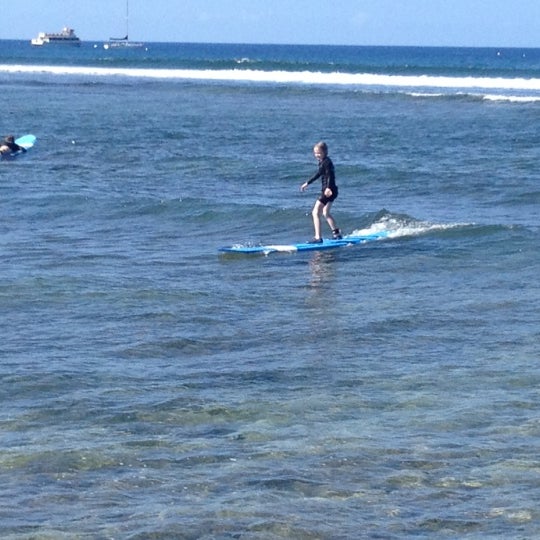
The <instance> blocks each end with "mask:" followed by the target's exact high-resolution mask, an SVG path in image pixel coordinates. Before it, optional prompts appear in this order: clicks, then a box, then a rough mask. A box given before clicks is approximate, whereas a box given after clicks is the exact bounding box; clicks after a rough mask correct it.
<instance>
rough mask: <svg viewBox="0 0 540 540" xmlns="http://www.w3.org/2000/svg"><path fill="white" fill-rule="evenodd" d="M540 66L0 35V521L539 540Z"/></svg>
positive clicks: (9, 529) (258, 534)
mask: <svg viewBox="0 0 540 540" xmlns="http://www.w3.org/2000/svg"><path fill="white" fill-rule="evenodd" d="M94 45H96V47H94ZM539 58H540V52H539V51H538V50H518V49H513V50H496V49H478V50H477V49H421V48H373V47H368V48H361V47H360V48H354V47H285V46H278V47H275V46H239V45H238V46H233V45H195V44H167V45H166V44H147V45H146V47H144V48H141V49H131V50H123V51H122V50H115V51H104V50H103V48H102V47H101V44H83V46H82V47H81V48H80V49H69V50H67V49H58V48H56V49H51V48H45V49H39V48H32V47H30V46H29V45H28V43H26V42H5V41H3V42H0V88H1V91H2V95H3V97H4V100H5V103H9V104H10V105H9V108H4V114H3V115H2V121H1V123H0V125H1V128H0V129H1V131H2V133H14V134H15V135H21V134H23V133H34V134H35V135H36V136H37V137H38V141H37V144H36V146H35V147H34V148H33V149H32V150H31V151H30V152H29V153H28V154H26V155H24V156H22V157H20V158H17V159H16V160H12V161H0V250H1V251H0V252H1V254H2V280H1V281H0V303H1V306H2V311H1V315H0V322H1V324H0V335H1V336H2V340H1V341H0V354H1V357H2V362H1V363H0V400H1V403H2V407H1V412H0V425H1V431H0V433H1V435H0V437H1V439H0V440H1V448H2V452H1V454H0V480H1V482H0V486H1V487H0V532H1V533H2V537H5V538H17V539H19V538H21V539H22V538H59V537H60V538H61V537H67V538H261V539H262V538H264V539H268V538H385V539H386V538H388V539H392V538H396V539H397V538H435V537H437V538H460V539H462V538H501V539H502V538H504V539H508V538H535V537H537V536H538V535H539V534H540V513H539V511H538V507H539V502H540V500H539V496H538V493H539V489H538V488H539V480H538V478H537V476H538V475H537V470H538V455H537V454H538V453H537V448H538V445H539V443H540V405H539V403H540V399H539V398H540V395H539V394H540V391H539V384H540V368H539V362H538V360H539V359H540V358H539V357H540V355H539V349H540V347H539V342H540V330H539V329H540V325H539V316H538V313H539V312H540V290H539V285H538V268H539V263H540V255H539V250H538V247H539V242H538V233H539V229H540V214H539V210H538V208H539V203H540V189H539V187H538V186H539V179H540V178H539V174H538V162H539V158H540V150H539V148H540V145H539V142H540V141H539V135H538V122H539V119H540V108H539V107H540V104H539V99H540V90H539V87H538V84H539V81H540V76H539V64H538V61H539ZM72 68H76V70H75V71H73V70H72V71H70V69H72ZM283 72H287V73H289V75H288V77H287V78H283ZM321 74H322V75H321ZM403 75H405V76H406V78H405V79H402V78H396V77H401V76H403ZM380 77H384V78H382V79H381V78H380ZM387 77H389V78H387ZM320 139H324V140H326V141H327V142H328V144H329V147H330V155H331V157H332V158H333V160H334V163H335V165H336V173H337V180H338V184H339V187H340V196H339V198H338V199H337V201H336V203H335V204H334V215H335V217H336V219H337V221H338V224H339V225H340V227H341V228H342V229H343V231H344V232H345V233H347V234H349V233H352V232H355V231H367V232H370V231H376V230H381V229H385V230H390V231H391V233H392V234H391V238H390V239H388V240H384V241H380V242H376V243H373V244H369V245H365V246H355V247H348V248H342V249H339V250H335V251H332V252H330V253H323V252H321V253H308V254H275V255H271V256H268V257H264V256H259V257H233V256H223V255H220V254H219V252H218V248H219V247H220V246H222V245H229V244H235V243H258V242H263V243H277V242H279V243H289V242H292V241H298V240H305V239H308V238H310V237H311V236H312V224H311V218H310V215H309V213H310V210H311V207H312V205H313V202H314V200H315V198H316V196H317V191H318V189H317V186H316V185H312V186H311V187H310V189H309V190H308V192H307V193H300V191H299V186H300V184H301V183H302V182H303V181H304V180H305V179H307V178H309V177H310V176H311V175H312V174H313V172H314V170H315V169H316V163H315V162H314V160H313V156H312V152H311V148H312V146H313V144H314V143H315V142H317V141H318V140H320ZM324 227H326V225H325V224H323V230H324V231H325V233H326V234H327V233H328V229H324Z"/></svg>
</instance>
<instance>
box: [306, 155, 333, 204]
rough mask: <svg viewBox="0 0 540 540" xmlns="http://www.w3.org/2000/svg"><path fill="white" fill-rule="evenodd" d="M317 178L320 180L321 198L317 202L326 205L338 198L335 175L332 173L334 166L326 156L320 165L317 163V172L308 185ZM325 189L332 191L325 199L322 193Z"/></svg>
mask: <svg viewBox="0 0 540 540" xmlns="http://www.w3.org/2000/svg"><path fill="white" fill-rule="evenodd" d="M317 178H321V183H322V186H321V197H320V198H319V200H320V201H321V202H322V203H324V204H326V203H327V202H332V201H333V200H334V199H335V198H336V197H337V196H338V187H337V185H336V174H335V172H334V164H333V163H332V160H331V159H330V158H329V157H328V156H326V157H325V158H324V159H323V160H322V161H321V162H320V163H319V170H318V171H317V173H316V174H315V175H314V176H312V177H311V178H310V179H309V180H308V181H307V183H308V185H309V184H311V183H313V182H315V180H317ZM326 188H330V190H331V191H332V196H331V197H326V196H325V194H324V191H325V189H326Z"/></svg>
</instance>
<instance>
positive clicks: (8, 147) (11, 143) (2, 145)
mask: <svg viewBox="0 0 540 540" xmlns="http://www.w3.org/2000/svg"><path fill="white" fill-rule="evenodd" d="M14 152H26V148H24V146H20V145H18V144H17V143H16V142H15V137H14V136H13V135H8V136H7V137H5V138H4V139H3V140H2V141H1V142H0V154H12V153H14Z"/></svg>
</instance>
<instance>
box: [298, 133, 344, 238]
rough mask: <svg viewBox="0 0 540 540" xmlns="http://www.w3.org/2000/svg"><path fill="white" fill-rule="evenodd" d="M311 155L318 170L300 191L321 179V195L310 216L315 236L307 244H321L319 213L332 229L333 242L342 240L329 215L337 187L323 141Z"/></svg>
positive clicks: (314, 148)
mask: <svg viewBox="0 0 540 540" xmlns="http://www.w3.org/2000/svg"><path fill="white" fill-rule="evenodd" d="M313 154H314V156H315V158H316V159H317V161H318V162H319V169H318V170H317V172H316V174H315V175H314V176H312V177H311V178H310V179H309V180H308V181H307V182H304V183H303V184H302V185H301V186H300V189H301V190H302V191H305V190H306V189H307V187H308V186H309V184H311V183H312V182H315V180H317V178H321V182H322V188H321V195H320V197H319V198H318V199H317V200H316V201H315V205H314V206H313V210H312V211H311V216H312V218H313V227H314V228H315V236H314V238H313V240H311V241H310V242H308V243H309V244H320V243H322V235H321V213H322V215H323V216H324V217H325V219H326V221H327V222H328V225H329V226H330V228H331V229H332V238H334V240H339V239H341V238H342V236H341V231H340V230H339V228H338V226H337V225H336V222H335V221H334V218H333V216H332V214H330V208H331V207H332V203H333V202H334V201H335V200H336V198H337V196H338V187H337V185H336V175H335V172H334V164H333V163H332V160H331V159H330V158H329V157H328V146H327V144H326V143H325V142H323V141H321V142H318V143H317V144H316V145H315V146H314V147H313Z"/></svg>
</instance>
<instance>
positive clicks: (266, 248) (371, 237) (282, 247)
mask: <svg viewBox="0 0 540 540" xmlns="http://www.w3.org/2000/svg"><path fill="white" fill-rule="evenodd" d="M389 235H390V232H389V231H378V232H373V233H369V234H362V235H350V236H344V237H343V238H342V239H340V240H323V241H322V242H321V243H319V244H310V243H307V242H300V243H296V244H269V245H261V246H245V245H241V244H237V245H233V246H226V247H221V248H219V251H220V252H222V253H243V254H262V255H268V254H270V253H295V252H297V251H321V250H326V249H335V248H339V247H345V246H352V245H356V244H365V243H367V242H374V241H377V240H382V239H383V238H387V237H388V236H389Z"/></svg>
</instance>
